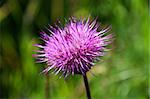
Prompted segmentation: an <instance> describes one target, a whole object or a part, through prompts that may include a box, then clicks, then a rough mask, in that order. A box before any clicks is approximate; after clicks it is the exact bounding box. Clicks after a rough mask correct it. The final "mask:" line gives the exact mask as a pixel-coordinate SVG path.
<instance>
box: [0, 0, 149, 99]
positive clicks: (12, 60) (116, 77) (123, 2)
mask: <svg viewBox="0 0 150 99" xmlns="http://www.w3.org/2000/svg"><path fill="white" fill-rule="evenodd" d="M89 15H90V16H91V17H92V18H93V19H94V18H95V17H97V16H98V21H99V22H100V23H101V24H103V25H111V26H112V33H114V34H115V41H114V42H113V44H112V45H111V48H112V50H111V51H110V52H108V53H107V55H106V56H105V57H103V60H104V61H102V62H98V63H96V65H95V67H94V68H92V70H91V71H90V72H88V74H87V75H88V79H89V84H90V89H91V95H92V97H93V99H148V98H149V96H148V85H149V83H148V65H149V64H148V56H149V50H148V37H149V35H148V33H149V27H148V25H149V20H148V0H1V1H0V40H1V41H0V42H1V46H0V48H1V50H0V55H1V56H0V59H1V60H0V79H1V80H0V89H1V90H0V97H1V98H9V99H44V98H47V99H86V94H85V89H84V83H83V79H82V76H80V75H76V76H74V77H72V76H70V77H68V78H67V79H64V78H61V79H58V76H55V75H54V74H50V75H49V76H48V77H46V76H44V75H41V74H40V72H41V71H42V70H43V69H44V67H45V66H46V65H45V64H36V63H35V59H34V58H33V57H32V54H33V53H34V52H33V50H34V49H36V48H35V47H33V46H32V45H33V44H35V43H39V42H40V41H39V39H38V38H39V32H40V31H41V30H43V29H45V27H46V26H48V24H53V23H54V22H56V20H57V19H60V20H62V21H63V20H65V19H68V18H69V17H70V16H75V17H78V18H84V17H85V18H87V17H88V16H89Z"/></svg>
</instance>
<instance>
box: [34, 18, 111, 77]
mask: <svg viewBox="0 0 150 99" xmlns="http://www.w3.org/2000/svg"><path fill="white" fill-rule="evenodd" d="M98 28H99V23H97V20H96V19H95V20H93V21H90V18H88V19H87V20H77V19H75V18H72V19H70V20H69V22H68V24H67V25H65V26H64V28H63V29H62V28H60V27H59V26H55V27H52V26H49V27H48V28H47V29H48V31H49V33H46V32H44V31H42V32H41V38H42V40H43V41H44V45H41V44H35V46H37V47H39V48H40V50H37V52H38V53H37V54H35V55H34V56H35V57H36V58H37V62H46V64H47V65H48V67H47V68H46V69H45V70H43V73H48V71H50V70H51V69H53V70H54V72H55V74H58V73H59V72H62V74H63V75H64V76H65V77H66V76H68V75H69V74H72V75H74V74H82V75H84V74H85V73H86V72H87V71H89V70H90V69H91V67H93V65H94V61H95V60H97V59H99V58H100V56H103V55H104V52H105V49H106V46H107V45H108V44H110V43H111V42H112V34H108V35H107V34H106V33H108V31H109V30H110V27H107V28H104V29H102V30H100V31H98Z"/></svg>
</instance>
